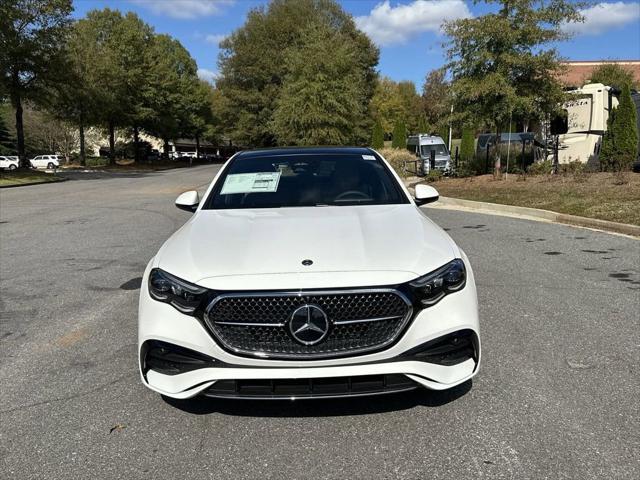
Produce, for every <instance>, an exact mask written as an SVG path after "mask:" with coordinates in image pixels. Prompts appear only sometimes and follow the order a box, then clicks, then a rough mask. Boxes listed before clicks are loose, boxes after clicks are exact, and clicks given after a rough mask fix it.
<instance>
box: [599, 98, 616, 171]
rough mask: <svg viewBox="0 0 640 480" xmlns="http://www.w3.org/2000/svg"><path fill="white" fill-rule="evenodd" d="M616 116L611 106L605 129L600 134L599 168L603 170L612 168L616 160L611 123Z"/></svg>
mask: <svg viewBox="0 0 640 480" xmlns="http://www.w3.org/2000/svg"><path fill="white" fill-rule="evenodd" d="M615 118H616V109H615V108H612V109H611V112H609V118H607V130H606V131H605V132H604V135H603V136H602V144H601V146H600V169H601V170H603V171H606V170H614V169H615V161H616V149H615V144H614V138H613V133H614V131H613V124H614V122H615Z"/></svg>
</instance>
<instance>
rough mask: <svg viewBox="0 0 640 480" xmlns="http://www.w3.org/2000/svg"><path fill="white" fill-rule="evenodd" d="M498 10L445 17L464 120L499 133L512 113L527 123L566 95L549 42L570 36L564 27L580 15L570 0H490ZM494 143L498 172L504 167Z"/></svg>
mask: <svg viewBox="0 0 640 480" xmlns="http://www.w3.org/2000/svg"><path fill="white" fill-rule="evenodd" d="M488 3H497V4H498V5H499V9H498V11H497V12H496V13H489V14H486V15H482V16H479V17H475V18H467V19H460V20H455V21H451V22H447V23H446V24H445V26H444V31H445V33H446V34H447V35H448V36H449V37H450V39H451V42H450V47H449V49H448V51H447V55H448V59H449V64H448V67H449V69H450V71H451V73H452V77H453V84H452V94H453V97H454V99H455V104H456V108H455V111H456V115H457V118H458V119H459V120H461V121H464V120H465V119H473V120H474V121H478V120H479V121H482V122H483V123H485V124H486V125H489V126H491V127H492V128H493V130H494V131H495V132H496V133H497V134H500V132H501V131H502V129H503V128H505V127H506V125H508V122H509V118H510V116H511V115H513V118H515V119H519V120H520V121H522V122H523V123H524V124H525V125H528V123H529V122H530V121H531V120H543V119H544V118H545V117H546V116H547V115H548V114H550V113H552V112H556V111H557V110H558V108H559V105H560V103H561V101H562V100H563V97H564V95H563V91H562V86H561V85H560V83H559V81H558V73H559V71H560V69H561V66H560V63H559V58H558V53H557V51H556V50H555V49H554V48H553V47H549V48H547V49H545V47H547V46H548V45H550V44H551V45H553V44H554V43H555V42H557V41H560V40H563V39H565V38H567V36H566V34H565V33H564V32H563V30H562V28H563V26H564V25H565V24H566V23H567V22H575V21H580V20H581V19H582V17H581V16H580V14H579V11H578V7H579V5H577V4H575V3H572V2H570V1H568V0H489V1H488ZM500 168H501V165H500V149H498V148H497V149H496V157H495V173H496V175H497V174H499V173H500Z"/></svg>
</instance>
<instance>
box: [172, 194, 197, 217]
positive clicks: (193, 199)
mask: <svg viewBox="0 0 640 480" xmlns="http://www.w3.org/2000/svg"><path fill="white" fill-rule="evenodd" d="M199 204H200V196H199V195H198V192H196V191H195V190H190V191H188V192H184V193H182V194H180V196H179V197H178V198H176V207H178V208H179V209H180V210H186V211H187V212H191V213H193V212H195V211H196V209H197V208H198V205H199Z"/></svg>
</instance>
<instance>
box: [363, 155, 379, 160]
mask: <svg viewBox="0 0 640 480" xmlns="http://www.w3.org/2000/svg"><path fill="white" fill-rule="evenodd" d="M362 158H363V159H364V160H375V159H376V157H375V156H373V155H362Z"/></svg>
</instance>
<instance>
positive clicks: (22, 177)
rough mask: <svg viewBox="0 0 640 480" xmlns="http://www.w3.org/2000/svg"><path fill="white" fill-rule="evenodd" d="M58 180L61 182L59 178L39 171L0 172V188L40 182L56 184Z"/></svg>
mask: <svg viewBox="0 0 640 480" xmlns="http://www.w3.org/2000/svg"><path fill="white" fill-rule="evenodd" d="M60 180H62V178H61V177H59V176H57V175H54V174H53V173H46V172H43V171H40V170H23V169H21V168H20V169H17V170H14V171H12V172H10V171H8V170H0V187H8V186H13V185H29V184H31V183H40V182H58V181H60Z"/></svg>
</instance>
